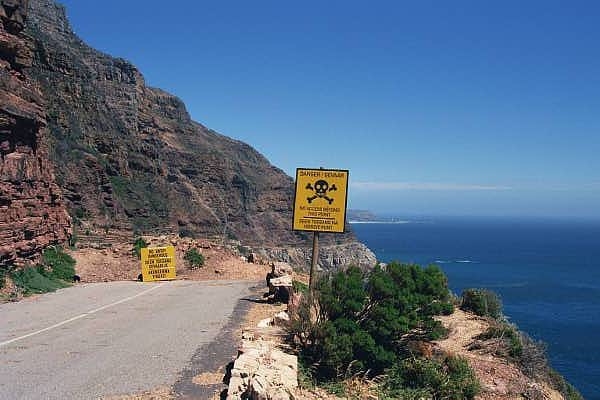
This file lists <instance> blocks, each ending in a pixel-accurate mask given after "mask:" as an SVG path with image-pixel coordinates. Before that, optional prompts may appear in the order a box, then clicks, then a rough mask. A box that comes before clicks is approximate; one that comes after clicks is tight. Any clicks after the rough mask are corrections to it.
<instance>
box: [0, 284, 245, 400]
mask: <svg viewBox="0 0 600 400" xmlns="http://www.w3.org/2000/svg"><path fill="white" fill-rule="evenodd" d="M251 285H252V283H249V282H247V281H244V282H226V281H210V282H197V281H172V282H162V283H138V282H111V283H98V284H84V285H78V286H75V287H71V288H67V289H63V290H60V291H58V292H55V293H50V294H45V295H41V296H36V297H34V298H28V299H25V300H23V301H21V302H18V303H7V304H0V399H2V400H4V399H6V400H16V399H31V400H35V399H45V400H46V399H48V400H49V399H65V400H66V399H97V398H100V397H102V396H110V395H118V394H130V393H135V392H139V391H143V390H149V389H152V388H156V387H159V386H173V385H174V384H175V383H176V382H180V383H181V380H182V376H185V375H190V374H191V373H190V368H191V366H194V365H195V366H201V365H209V364H211V362H212V363H213V364H214V358H215V356H216V355H215V354H214V352H207V353H206V354H204V353H203V351H202V349H207V348H210V347H211V346H212V347H214V345H215V343H217V344H219V342H220V340H221V339H222V340H223V341H227V340H229V341H231V339H230V338H225V337H221V336H222V335H224V333H223V332H224V331H225V332H227V331H230V330H231V327H232V318H231V316H232V313H234V310H237V312H239V309H240V304H241V302H240V299H242V298H244V297H246V296H248V295H249V294H250V293H251V291H250V286H251ZM227 327H229V328H227ZM226 328H227V329H226ZM217 347H218V345H217ZM233 355H234V354H233ZM222 356H223V355H221V357H222ZM203 358H206V359H205V360H203ZM207 361H208V363H207ZM196 372H198V371H196ZM206 372H211V371H206Z"/></svg>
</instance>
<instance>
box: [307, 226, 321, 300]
mask: <svg viewBox="0 0 600 400" xmlns="http://www.w3.org/2000/svg"><path fill="white" fill-rule="evenodd" d="M318 261H319V232H314V233H313V248H312V262H311V264H310V277H309V278H308V279H309V280H308V287H309V288H310V292H311V294H312V293H313V292H314V289H315V284H316V281H317V279H316V276H315V273H316V272H315V271H316V269H317V262H318Z"/></svg>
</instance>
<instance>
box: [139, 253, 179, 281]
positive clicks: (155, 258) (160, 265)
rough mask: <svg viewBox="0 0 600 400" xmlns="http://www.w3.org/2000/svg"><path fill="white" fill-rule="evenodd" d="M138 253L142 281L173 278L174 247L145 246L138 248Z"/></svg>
mask: <svg viewBox="0 0 600 400" xmlns="http://www.w3.org/2000/svg"><path fill="white" fill-rule="evenodd" d="M140 253H141V256H142V257H141V258H142V280H143V281H144V282H152V281H166V280H172V279H175V277H176V271H175V247H173V246H166V247H147V248H142V249H140Z"/></svg>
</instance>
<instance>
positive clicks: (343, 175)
mask: <svg viewBox="0 0 600 400" xmlns="http://www.w3.org/2000/svg"><path fill="white" fill-rule="evenodd" d="M347 195H348V171H347V170H339V169H304V168H298V169H297V170H296V192H295V197H294V225H293V229H294V230H295V231H313V232H336V233H343V232H344V228H345V224H346V202H347V197H348V196H347Z"/></svg>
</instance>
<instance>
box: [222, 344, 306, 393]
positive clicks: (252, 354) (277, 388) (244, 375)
mask: <svg viewBox="0 0 600 400" xmlns="http://www.w3.org/2000/svg"><path fill="white" fill-rule="evenodd" d="M245 337H246V339H243V341H242V346H241V348H240V350H239V353H240V354H239V356H238V358H237V360H236V361H235V362H234V365H233V369H232V370H231V378H230V380H229V388H228V391H227V400H241V399H242V398H243V399H252V400H290V399H291V398H292V397H291V395H290V393H292V392H293V391H294V389H295V388H296V387H298V359H297V357H296V356H294V355H291V354H286V353H284V352H283V351H281V350H279V349H277V348H276V344H275V343H274V342H271V341H268V340H263V339H258V340H254V338H253V337H252V336H245Z"/></svg>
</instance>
